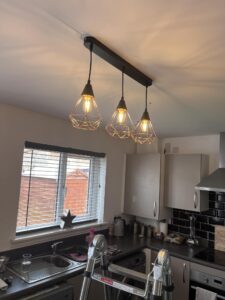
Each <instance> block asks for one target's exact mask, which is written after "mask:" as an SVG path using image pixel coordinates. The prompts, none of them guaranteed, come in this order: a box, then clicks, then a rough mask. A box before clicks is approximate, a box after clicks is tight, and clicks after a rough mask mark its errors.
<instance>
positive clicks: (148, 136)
mask: <svg viewBox="0 0 225 300" xmlns="http://www.w3.org/2000/svg"><path fill="white" fill-rule="evenodd" d="M147 93H148V87H147V86H146V94H145V110H144V112H143V114H142V117H141V119H140V121H139V122H138V123H137V124H136V126H135V128H134V130H133V131H132V133H131V137H132V139H133V140H134V142H135V143H138V144H151V143H152V142H153V141H154V140H155V137H156V134H155V131H154V129H153V125H152V122H151V119H150V116H149V113H148V109H147V98H148V94H147Z"/></svg>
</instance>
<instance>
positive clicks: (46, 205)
mask: <svg viewBox="0 0 225 300" xmlns="http://www.w3.org/2000/svg"><path fill="white" fill-rule="evenodd" d="M66 190H67V192H66V196H65V200H64V209H66V208H67V209H70V210H71V213H72V214H75V215H82V214H84V213H85V212H86V210H87V195H88V176H87V175H86V174H85V173H84V172H82V171H80V170H76V171H74V172H71V173H70V174H68V175H67V178H66ZM28 193H29V177H27V176H22V178H21V187H20V199H19V208H18V217H17V227H23V226H25V225H26V214H27V201H28ZM29 194H30V197H29V209H28V219H27V221H28V223H27V225H28V226H29V225H38V224H45V223H50V222H54V220H55V206H56V196H57V181H56V180H55V179H50V178H41V177H32V180H31V184H30V193H29Z"/></svg>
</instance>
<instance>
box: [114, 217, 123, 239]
mask: <svg viewBox="0 0 225 300" xmlns="http://www.w3.org/2000/svg"><path fill="white" fill-rule="evenodd" d="M124 227H125V220H124V219H122V218H121V217H120V216H118V217H114V230H113V231H114V236H116V237H121V236H124Z"/></svg>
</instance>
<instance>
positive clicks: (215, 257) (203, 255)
mask: <svg viewBox="0 0 225 300" xmlns="http://www.w3.org/2000/svg"><path fill="white" fill-rule="evenodd" d="M194 257H195V258H198V259H200V260H204V261H207V262H210V263H213V264H216V265H219V266H225V252H223V251H218V250H209V249H206V250H203V251H200V252H199V253H197V254H196V255H195V256H194Z"/></svg>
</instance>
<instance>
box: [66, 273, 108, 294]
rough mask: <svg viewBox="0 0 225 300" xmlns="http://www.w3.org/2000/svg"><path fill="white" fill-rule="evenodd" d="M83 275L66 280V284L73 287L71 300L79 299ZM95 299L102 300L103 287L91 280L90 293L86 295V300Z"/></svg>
mask: <svg viewBox="0 0 225 300" xmlns="http://www.w3.org/2000/svg"><path fill="white" fill-rule="evenodd" d="M83 279H84V275H83V274H81V275H77V276H75V277H73V278H70V279H68V281H67V282H68V283H70V284H71V285H73V287H74V299H73V300H79V299H80V292H81V286H82V283H83ZM95 299H104V286H103V285H102V284H101V283H99V282H97V281H94V280H92V281H91V286H90V291H89V295H88V300H95Z"/></svg>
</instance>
